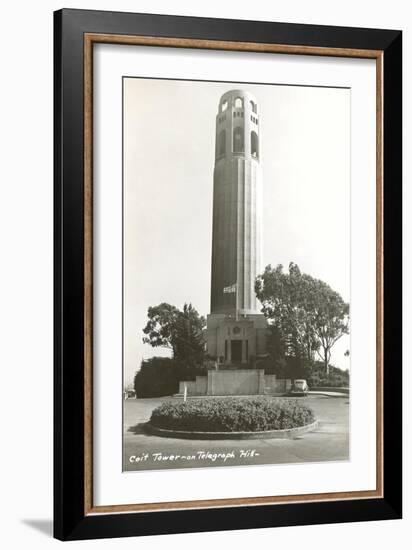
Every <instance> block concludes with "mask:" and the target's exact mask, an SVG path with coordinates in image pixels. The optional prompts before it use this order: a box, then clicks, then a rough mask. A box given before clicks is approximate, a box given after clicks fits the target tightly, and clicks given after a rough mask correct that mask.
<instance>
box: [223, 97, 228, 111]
mask: <svg viewBox="0 0 412 550" xmlns="http://www.w3.org/2000/svg"><path fill="white" fill-rule="evenodd" d="M228 105H229V104H228V102H227V100H226V101H224V102H223V103H222V113H223V112H225V111H226V109H227V107H228Z"/></svg>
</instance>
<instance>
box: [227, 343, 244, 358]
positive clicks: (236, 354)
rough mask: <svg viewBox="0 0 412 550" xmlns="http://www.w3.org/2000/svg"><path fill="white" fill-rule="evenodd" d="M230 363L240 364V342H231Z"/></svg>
mask: <svg viewBox="0 0 412 550" xmlns="http://www.w3.org/2000/svg"><path fill="white" fill-rule="evenodd" d="M230 344H231V350H230V351H231V352H232V353H231V355H232V363H241V362H242V340H232V341H231V343H230Z"/></svg>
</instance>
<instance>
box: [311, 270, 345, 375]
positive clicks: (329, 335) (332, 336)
mask: <svg viewBox="0 0 412 550" xmlns="http://www.w3.org/2000/svg"><path fill="white" fill-rule="evenodd" d="M312 287H313V299H314V304H313V326H314V331H315V334H316V336H317V338H318V339H319V342H320V346H319V349H318V350H316V351H317V354H318V355H319V357H320V358H321V359H322V361H323V363H324V365H325V372H326V374H329V364H330V356H331V350H332V347H333V346H334V345H335V344H336V342H337V341H338V340H339V338H341V337H342V336H343V335H344V334H348V333H349V304H347V303H345V302H344V300H343V299H342V297H341V296H340V295H339V294H338V293H337V292H335V291H334V290H332V289H331V288H330V286H328V285H327V284H326V283H324V282H323V281H319V280H317V279H313V282H312Z"/></svg>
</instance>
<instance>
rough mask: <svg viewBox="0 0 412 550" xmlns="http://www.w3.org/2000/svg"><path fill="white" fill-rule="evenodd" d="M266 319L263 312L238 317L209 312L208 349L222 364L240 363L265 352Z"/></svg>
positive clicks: (234, 364) (256, 357) (247, 361)
mask: <svg viewBox="0 0 412 550" xmlns="http://www.w3.org/2000/svg"><path fill="white" fill-rule="evenodd" d="M266 333H267V321H266V318H265V316H264V315H262V314H261V313H257V314H249V315H242V316H240V317H239V318H238V319H236V318H234V317H230V316H227V315H225V314H222V313H220V314H219V313H214V314H210V315H208V316H207V329H206V345H207V353H208V355H210V356H211V357H214V358H215V359H216V361H217V363H218V364H219V365H233V366H235V367H236V366H238V367H240V366H241V365H242V364H243V365H245V364H250V363H252V362H253V361H254V360H255V359H258V358H259V357H262V356H265V353H266Z"/></svg>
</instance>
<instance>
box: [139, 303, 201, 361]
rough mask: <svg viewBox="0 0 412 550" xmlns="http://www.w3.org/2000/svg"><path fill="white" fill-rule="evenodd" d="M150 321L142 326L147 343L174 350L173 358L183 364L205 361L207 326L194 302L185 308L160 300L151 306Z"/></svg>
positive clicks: (185, 305) (149, 311)
mask: <svg viewBox="0 0 412 550" xmlns="http://www.w3.org/2000/svg"><path fill="white" fill-rule="evenodd" d="M147 314H148V321H147V324H146V326H145V328H144V329H143V332H144V334H145V335H146V336H144V337H143V342H144V343H145V344H150V345H151V346H153V347H165V348H168V349H170V350H171V351H172V354H173V359H175V360H176V362H178V363H179V365H184V366H195V365H200V364H201V363H202V362H203V360H204V354H205V352H204V344H203V337H202V330H203V328H204V327H205V325H206V321H205V319H204V317H202V316H200V315H199V313H198V312H197V311H196V309H195V308H194V307H193V306H192V304H184V306H183V310H179V309H178V308H177V307H175V306H173V305H171V304H167V303H161V304H159V305H157V306H153V307H149V309H148V313H147Z"/></svg>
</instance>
